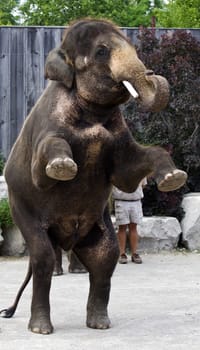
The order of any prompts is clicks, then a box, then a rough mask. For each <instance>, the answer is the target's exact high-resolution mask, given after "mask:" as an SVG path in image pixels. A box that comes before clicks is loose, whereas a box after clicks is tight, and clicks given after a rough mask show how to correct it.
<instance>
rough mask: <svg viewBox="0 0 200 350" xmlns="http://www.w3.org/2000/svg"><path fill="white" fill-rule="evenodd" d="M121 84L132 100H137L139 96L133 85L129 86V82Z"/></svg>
mask: <svg viewBox="0 0 200 350" xmlns="http://www.w3.org/2000/svg"><path fill="white" fill-rule="evenodd" d="M122 83H123V84H124V86H125V87H126V88H127V90H128V91H129V92H130V94H131V95H132V96H133V97H134V98H138V97H139V94H138V93H137V91H136V90H135V89H134V87H133V85H131V83H129V81H127V80H123V81H122Z"/></svg>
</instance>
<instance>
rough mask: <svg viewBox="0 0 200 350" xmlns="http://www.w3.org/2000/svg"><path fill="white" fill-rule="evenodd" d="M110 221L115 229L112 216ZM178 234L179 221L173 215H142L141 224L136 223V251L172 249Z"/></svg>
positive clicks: (151, 251) (179, 230)
mask: <svg viewBox="0 0 200 350" xmlns="http://www.w3.org/2000/svg"><path fill="white" fill-rule="evenodd" d="M112 222H113V224H114V226H115V229H116V230H117V227H116V223H115V218H114V216H113V217H112ZM180 234H181V226H180V223H179V222H178V220H177V219H176V218H174V217H171V216H170V217H169V216H151V217H143V219H142V223H141V225H138V235H139V238H140V239H139V245H138V251H140V252H146V253H157V252H159V251H161V250H168V251H170V250H173V249H175V248H177V244H178V241H179V238H180Z"/></svg>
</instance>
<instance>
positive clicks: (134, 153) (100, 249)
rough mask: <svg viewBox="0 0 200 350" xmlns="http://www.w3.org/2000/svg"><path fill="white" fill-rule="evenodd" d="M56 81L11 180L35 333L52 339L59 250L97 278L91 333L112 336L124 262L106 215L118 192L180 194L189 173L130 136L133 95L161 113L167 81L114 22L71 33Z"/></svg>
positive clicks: (60, 50)
mask: <svg viewBox="0 0 200 350" xmlns="http://www.w3.org/2000/svg"><path fill="white" fill-rule="evenodd" d="M45 77H46V79H49V80H50V81H49V82H48V85H47V87H46V89H45V90H44V92H43V94H42V95H41V97H40V98H39V100H38V101H37V102H36V104H35V106H34V107H33V109H32V110H31V112H30V114H29V115H28V117H27V118H26V120H25V122H24V125H23V127H22V129H21V132H20V134H19V136H18V138H17V140H16V142H15V144H14V146H13V148H12V150H11V152H10V155H9V157H8V160H7V163H6V166H5V172H4V175H5V178H6V181H7V184H8V191H9V201H10V207H11V212H12V216H13V220H14V222H15V223H16V225H17V226H18V227H19V229H20V231H21V232H22V234H23V237H24V239H25V241H26V243H27V247H28V250H29V255H30V264H29V277H30V275H31V274H32V276H33V290H32V302H31V317H30V321H29V325H28V328H29V330H31V331H32V332H34V333H40V334H50V333H52V332H53V325H52V322H51V315H50V300H49V293H50V287H51V279H52V274H53V270H54V266H55V259H56V258H55V257H56V253H55V250H56V247H60V248H62V249H64V250H65V251H69V250H72V251H73V252H74V253H75V254H76V256H77V257H78V259H79V260H80V261H81V263H83V265H84V266H85V267H86V269H87V271H88V272H89V282H90V288H89V295H88V301H87V317H86V324H87V326H88V327H90V328H95V329H107V328H109V327H110V325H111V322H110V319H109V316H108V312H107V306H108V302H109V296H110V287H111V277H112V275H113V272H114V269H115V266H116V264H117V261H118V258H119V247H118V242H117V237H116V234H115V231H114V228H113V225H112V222H111V218H110V214H109V210H108V205H107V203H108V198H109V195H110V193H111V190H112V186H113V185H114V186H116V187H118V188H120V189H121V190H123V191H126V192H132V191H134V190H135V189H136V188H137V186H138V184H139V182H140V181H141V179H143V178H144V177H146V176H149V175H152V174H153V176H154V178H155V181H156V183H157V186H158V189H159V190H161V191H172V190H175V189H177V188H179V187H181V186H182V185H183V184H184V183H185V181H186V179H187V174H186V173H185V172H184V171H182V170H179V169H177V168H176V166H175V164H174V162H173V160H172V158H171V157H170V155H169V154H168V152H166V151H165V150H164V149H163V148H161V147H159V146H143V145H140V144H139V143H137V142H136V141H135V140H134V138H133V136H132V134H131V133H130V131H129V129H128V127H127V125H126V122H125V120H124V117H123V115H122V113H121V111H120V105H121V104H123V103H124V102H126V101H127V100H128V99H129V98H130V96H131V94H132V95H133V96H134V98H135V100H136V103H140V104H141V106H142V108H143V109H144V110H148V111H153V112H158V111H160V110H161V109H163V108H165V107H166V105H167V103H168V99H169V85H168V82H167V80H166V79H165V78H164V77H162V76H159V75H155V74H154V73H153V71H151V70H149V69H147V68H146V67H145V66H144V64H143V63H142V62H141V60H140V59H139V58H138V56H137V53H136V50H135V48H134V46H133V44H132V43H131V42H130V41H129V40H128V38H126V36H125V35H124V34H123V33H122V32H121V31H120V29H119V28H118V27H117V26H116V25H115V24H113V23H112V22H110V21H107V20H103V19H102V20H99V19H82V20H79V21H76V22H74V23H72V24H71V25H70V26H69V27H68V28H66V30H65V31H64V34H63V38H62V41H61V44H60V46H59V47H57V48H54V49H53V50H52V51H50V53H49V55H48V57H47V60H46V64H45Z"/></svg>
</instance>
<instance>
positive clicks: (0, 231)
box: [0, 227, 3, 246]
mask: <svg viewBox="0 0 200 350" xmlns="http://www.w3.org/2000/svg"><path fill="white" fill-rule="evenodd" d="M2 244H3V236H2V229H1V227H0V246H1V245H2Z"/></svg>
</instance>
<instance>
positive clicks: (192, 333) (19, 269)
mask: <svg viewBox="0 0 200 350" xmlns="http://www.w3.org/2000/svg"><path fill="white" fill-rule="evenodd" d="M143 260H144V263H143V264H142V265H135V264H133V263H131V262H130V263H129V264H128V265H119V264H118V265H117V268H116V270H115V273H114V276H113V278H112V291H111V297H110V303H109V315H110V318H111V321H112V327H111V328H110V329H108V330H93V329H89V328H87V327H86V326H85V318H86V301H87V295H88V287H89V284H88V274H79V275H75V274H69V273H67V262H66V261H65V264H64V268H65V271H66V273H65V274H64V275H63V276H60V277H54V278H53V283H52V290H51V315H52V322H53V324H54V328H55V331H54V333H53V334H52V335H45V336H44V335H37V334H33V333H31V332H29V331H28V330H27V324H28V319H29V316H30V311H29V309H30V302H31V283H30V285H29V286H28V287H27V289H26V291H25V293H24V295H23V297H22V300H21V302H20V305H19V307H18V310H17V312H16V314H15V316H14V317H13V318H12V319H4V318H0V349H1V350H37V349H43V350H55V349H58V350H111V349H112V350H128V349H131V350H132V349H133V350H169V349H170V350H171V349H172V350H173V349H174V350H188V349H189V350H197V349H198V350H199V349H200V255H199V254H198V253H180V252H179V253H177V252H173V253H163V254H158V255H157V254H155V255H143ZM26 267H27V258H20V259H13V258H12V259H6V258H0V309H1V308H4V307H7V306H9V305H10V304H11V301H12V300H13V297H14V295H15V293H16V290H17V288H18V286H19V284H20V283H21V281H22V279H23V278H24V275H25V271H26Z"/></svg>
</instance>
